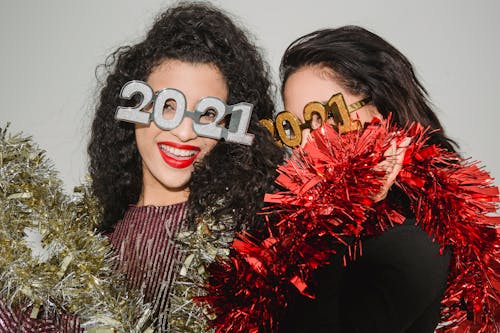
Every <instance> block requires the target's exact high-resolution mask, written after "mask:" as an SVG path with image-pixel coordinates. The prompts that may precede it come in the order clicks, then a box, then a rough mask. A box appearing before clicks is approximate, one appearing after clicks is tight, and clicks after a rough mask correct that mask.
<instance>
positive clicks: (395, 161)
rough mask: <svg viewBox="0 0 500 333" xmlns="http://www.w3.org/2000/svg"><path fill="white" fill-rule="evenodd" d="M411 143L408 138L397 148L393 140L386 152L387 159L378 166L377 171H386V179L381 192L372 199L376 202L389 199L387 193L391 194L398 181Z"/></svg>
mask: <svg viewBox="0 0 500 333" xmlns="http://www.w3.org/2000/svg"><path fill="white" fill-rule="evenodd" d="M410 142H411V138H409V137H407V138H404V139H403V140H402V141H401V142H400V144H399V146H397V145H396V140H392V141H391V145H390V147H389V149H387V150H386V151H385V152H384V156H385V157H386V159H385V160H384V161H382V162H381V163H379V164H378V165H377V169H379V170H384V171H385V177H384V179H383V184H382V187H381V188H380V192H379V193H378V194H377V195H375V196H374V197H373V198H372V199H373V200H374V201H375V202H378V201H381V200H383V199H385V198H386V197H387V192H389V189H390V188H391V186H392V184H394V182H395V181H396V178H397V176H398V174H399V171H401V168H402V167H403V161H404V158H405V153H406V149H407V148H408V145H409V144H410Z"/></svg>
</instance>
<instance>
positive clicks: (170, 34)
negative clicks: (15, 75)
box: [88, 2, 282, 231]
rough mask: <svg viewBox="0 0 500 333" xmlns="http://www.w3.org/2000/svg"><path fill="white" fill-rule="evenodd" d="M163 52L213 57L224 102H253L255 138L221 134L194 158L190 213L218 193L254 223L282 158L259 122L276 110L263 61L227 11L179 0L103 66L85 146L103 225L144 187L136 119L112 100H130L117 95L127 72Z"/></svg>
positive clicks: (198, 59)
mask: <svg viewBox="0 0 500 333" xmlns="http://www.w3.org/2000/svg"><path fill="white" fill-rule="evenodd" d="M166 59H175V60H180V61H184V62H189V63H202V64H213V65H215V66H216V67H217V68H218V69H219V70H220V72H221V73H222V74H223V75H224V78H225V79H226V82H227V86H228V100H227V103H228V104H235V103H237V102H241V101H245V102H249V103H252V104H253V105H254V109H253V114H252V118H251V122H250V126H249V130H248V131H249V132H250V133H253V134H254V135H255V139H254V143H253V145H251V146H247V145H241V144H235V143H230V142H225V141H223V140H220V141H219V142H218V143H217V144H216V146H215V147H214V148H213V150H212V151H211V152H210V153H209V154H208V155H207V156H206V157H205V159H204V160H203V162H202V163H200V164H198V165H196V166H195V171H194V172H193V175H192V178H191V180H190V183H189V189H190V194H189V213H188V217H189V219H190V220H191V221H192V220H193V219H194V217H195V216H198V215H200V214H202V213H203V212H204V211H205V210H206V209H207V207H211V206H212V207H213V204H214V202H215V201H218V202H223V204H222V206H218V209H217V211H216V212H215V214H216V215H217V214H231V215H233V216H234V217H235V220H236V221H240V223H252V222H253V221H254V215H255V211H256V210H258V209H259V208H260V207H261V206H262V197H263V195H264V193H265V192H267V191H269V190H270V188H271V186H272V184H273V181H274V177H275V169H276V166H277V164H278V163H279V162H280V161H281V160H282V151H281V149H280V148H278V147H277V146H275V145H274V144H273V141H272V138H271V136H270V135H269V133H268V131H267V130H266V129H265V128H263V127H262V126H260V125H259V123H258V121H259V119H262V118H271V117H272V114H273V110H274V106H273V98H272V97H273V90H272V85H271V83H270V79H269V74H268V73H269V69H268V65H267V64H266V63H265V62H264V61H263V59H262V57H261V55H260V53H259V52H258V49H257V48H256V47H255V45H254V44H253V43H252V42H251V41H250V40H249V38H248V37H247V33H246V32H245V31H244V30H242V28H240V27H238V26H236V25H235V24H234V23H233V21H232V20H231V19H230V18H229V17H228V15H227V14H225V13H223V12H222V11H221V10H220V9H217V8H215V7H213V6H212V5H210V4H207V3H200V2H186V3H184V2H183V3H180V4H178V5H176V6H175V7H172V8H170V9H168V10H166V11H165V12H163V13H162V14H160V16H159V17H158V18H157V19H156V21H155V23H154V25H153V27H152V28H151V29H150V30H149V32H148V33H147V36H146V38H145V39H144V40H143V41H141V42H139V43H138V44H136V45H132V46H124V47H120V48H118V49H117V50H116V51H115V52H114V53H112V54H111V55H110V56H108V58H107V60H106V62H105V64H104V65H102V66H101V69H102V68H104V69H105V71H106V75H107V79H106V82H105V83H104V87H103V88H102V90H101V93H100V100H99V102H98V105H97V107H96V112H95V118H94V121H93V124H92V134H91V139H90V143H89V146H88V154H89V157H90V166H89V169H90V175H91V177H92V186H93V191H94V194H95V195H96V197H97V198H98V200H99V201H100V203H101V204H102V206H103V208H104V217H103V222H102V224H101V230H103V231H105V230H109V229H110V228H111V227H112V226H113V225H114V224H115V223H116V222H117V221H118V220H119V219H121V218H122V217H123V214H124V212H125V210H126V209H127V206H128V205H129V204H135V203H136V202H137V201H138V198H139V194H140V193H141V189H142V165H141V156H140V155H139V152H138V149H137V145H136V142H135V135H134V125H133V124H130V123H125V122H121V121H116V120H115V119H114V113H115V110H116V107H117V106H118V105H125V104H126V103H127V101H125V100H122V99H120V98H119V94H120V90H121V88H122V86H123V85H124V84H125V83H126V82H128V81H130V80H143V81H146V80H147V78H148V76H149V75H150V73H151V72H152V71H153V70H154V68H155V66H158V65H159V64H160V63H162V62H163V61H164V60H166ZM221 199H222V200H221Z"/></svg>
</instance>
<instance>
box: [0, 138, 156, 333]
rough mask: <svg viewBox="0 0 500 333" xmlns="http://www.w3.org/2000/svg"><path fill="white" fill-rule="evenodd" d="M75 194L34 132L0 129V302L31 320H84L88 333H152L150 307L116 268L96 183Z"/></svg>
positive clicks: (81, 321)
mask: <svg viewBox="0 0 500 333" xmlns="http://www.w3.org/2000/svg"><path fill="white" fill-rule="evenodd" d="M78 192H79V193H77V194H76V195H75V196H74V197H71V198H70V197H68V196H67V195H65V194H64V192H63V191H62V186H61V181H60V180H59V179H58V178H57V174H56V172H55V171H54V169H53V166H52V164H51V162H50V161H49V160H48V159H47V158H46V156H45V152H44V151H43V150H41V149H39V148H38V147H37V146H36V145H35V144H34V143H33V141H32V140H31V138H30V137H25V136H22V135H21V134H17V135H10V134H8V133H7V129H4V130H1V129H0V299H1V301H2V302H3V303H4V304H5V305H6V306H8V307H10V308H11V309H20V308H22V309H26V308H31V317H32V318H37V317H38V316H40V315H41V314H43V315H44V317H49V318H55V319H57V318H58V317H59V316H60V315H61V314H63V313H65V314H71V315H75V316H77V317H78V319H79V321H80V323H81V324H82V326H83V327H85V328H86V330H87V331H88V332H108V331H109V332H116V331H118V332H147V331H151V329H150V328H148V325H149V322H150V318H149V317H150V310H149V309H150V308H149V305H148V304H143V302H142V298H141V297H140V295H138V294H134V293H133V292H131V291H129V290H127V288H126V283H125V280H124V278H123V276H121V275H120V274H117V273H116V271H114V270H113V257H112V252H111V245H110V244H109V242H108V240H107V239H106V238H105V237H104V236H102V235H100V234H98V233H96V232H95V228H96V226H97V225H98V223H99V220H100V216H101V214H100V207H99V205H97V204H96V201H95V200H94V198H93V197H92V195H91V194H90V191H89V186H88V185H85V186H82V187H80V188H79V189H78Z"/></svg>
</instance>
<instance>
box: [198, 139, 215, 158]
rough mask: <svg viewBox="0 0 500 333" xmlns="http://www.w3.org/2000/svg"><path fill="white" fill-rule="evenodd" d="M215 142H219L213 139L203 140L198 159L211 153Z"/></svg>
mask: <svg viewBox="0 0 500 333" xmlns="http://www.w3.org/2000/svg"><path fill="white" fill-rule="evenodd" d="M217 142H219V141H218V140H215V139H209V138H205V139H204V140H203V143H202V145H201V153H200V155H199V157H200V158H203V157H205V155H206V154H208V153H210V152H211V151H212V149H214V147H215V145H216V144H217Z"/></svg>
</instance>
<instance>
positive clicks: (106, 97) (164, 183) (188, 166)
mask: <svg viewBox="0 0 500 333" xmlns="http://www.w3.org/2000/svg"><path fill="white" fill-rule="evenodd" d="M100 69H104V70H105V75H106V76H107V77H106V80H105V83H104V85H103V87H102V89H101V92H100V99H99V102H98V105H97V107H96V111H95V116H94V119H93V123H92V134H91V139H90V143H89V145H88V154H89V157H90V167H89V169H90V175H91V178H92V185H91V186H92V192H93V194H94V195H95V197H96V198H97V202H98V203H99V204H100V205H101V206H102V209H103V220H102V223H101V225H100V231H102V232H104V233H105V234H106V235H107V236H108V238H109V240H110V242H111V244H112V246H113V249H114V251H115V254H116V257H117V258H118V261H117V267H116V269H117V271H118V272H120V273H123V274H124V275H125V276H126V279H127V282H128V287H129V288H131V289H135V290H139V291H141V292H142V295H143V296H144V301H145V302H147V303H150V304H151V305H152V310H153V315H152V318H153V321H154V322H153V323H152V325H151V327H154V328H155V329H156V330H157V331H162V332H163V331H167V330H168V316H167V315H168V311H169V303H170V302H169V295H170V293H171V292H172V291H171V287H172V284H173V281H174V280H175V278H176V275H177V274H178V268H179V264H180V262H181V259H182V258H183V254H182V253H181V250H180V246H179V245H178V244H177V240H176V237H177V235H178V234H179V232H180V231H181V230H184V231H186V230H193V229H196V220H197V218H199V217H200V216H202V215H203V216H205V217H206V216H209V217H210V218H213V219H216V220H218V219H221V218H226V219H227V218H228V217H229V218H231V219H232V220H233V221H234V223H233V224H232V227H233V228H234V230H232V231H233V232H236V231H237V230H240V229H241V228H243V227H245V228H246V227H252V226H254V225H255V222H256V220H257V217H256V215H255V213H256V211H258V210H259V209H260V208H261V207H262V205H263V196H264V193H266V192H267V191H269V190H270V187H271V186H272V184H273V180H274V178H275V174H276V166H277V164H278V163H279V162H280V161H281V156H282V152H281V149H280V148H278V147H277V146H276V145H275V144H274V142H273V140H272V138H271V136H270V134H269V132H268V131H267V129H266V128H264V127H262V126H261V125H260V124H259V119H261V118H270V117H272V114H273V110H274V106H273V100H272V87H271V83H270V79H269V77H268V72H269V71H268V68H267V64H265V62H264V61H263V59H262V58H261V55H260V54H259V52H258V50H257V48H256V46H255V45H254V44H253V43H252V41H251V40H250V39H249V38H248V36H247V33H246V32H245V31H244V30H243V29H242V28H240V27H238V26H237V25H236V24H235V23H233V21H232V20H231V19H230V18H229V16H228V15H227V14H225V13H224V12H222V11H221V10H219V9H217V8H215V7H213V6H211V5H210V4H206V3H197V2H186V3H180V4H177V5H175V6H173V7H171V8H169V9H167V10H166V11H165V12H163V13H162V14H161V15H160V16H159V17H158V18H157V19H156V21H155V22H154V24H153V26H152V28H151V29H150V30H149V32H148V33H147V36H146V38H145V39H144V40H143V41H141V42H139V43H137V44H135V45H132V46H123V47H120V48H118V49H117V50H116V51H115V52H114V53H112V54H111V55H110V56H109V57H108V59H107V61H106V63H105V64H104V65H103V66H100ZM132 80H138V81H142V82H143V83H146V84H147V85H148V86H149V87H151V89H152V90H153V91H154V93H155V94H154V95H153V96H154V97H155V98H156V101H155V103H156V104H158V103H159V102H158V99H159V98H158V96H160V95H161V93H162V92H163V91H164V90H168V89H170V91H174V90H175V91H177V92H178V93H179V92H180V94H181V95H183V96H184V98H185V105H180V104H182V103H181V102H180V99H178V100H175V99H172V98H169V99H167V100H165V101H164V105H160V107H161V108H162V109H163V111H162V115H161V117H162V118H163V120H167V119H171V118H172V117H173V115H174V114H177V113H178V112H180V111H179V110H177V109H181V108H183V110H182V111H185V112H184V117H183V118H182V119H181V121H180V122H179V123H178V126H176V127H175V128H170V129H169V130H163V129H162V128H160V127H159V125H157V122H156V119H155V121H154V122H153V121H149V122H148V123H146V124H145V123H131V122H125V121H117V120H116V119H115V113H116V110H117V107H119V106H133V105H136V104H137V103H138V98H135V97H137V96H140V94H136V96H132V97H133V98H131V99H130V100H129V99H126V98H124V97H122V88H123V87H124V85H126V84H127V82H129V81H132ZM143 97H144V96H143ZM206 97H210V98H212V101H213V100H216V101H217V103H219V105H221V104H222V105H224V104H225V105H226V106H227V105H235V104H238V103H240V102H246V103H250V104H252V105H253V110H252V113H251V117H250V119H249V123H248V128H245V129H246V131H247V132H248V135H249V136H250V137H253V143H252V144H248V142H247V144H241V143H238V140H229V139H227V140H224V139H217V136H215V138H214V136H211V137H207V136H201V135H199V131H196V129H195V125H196V124H198V126H199V124H203V123H206V124H209V123H213V122H215V119H218V118H217V116H218V113H217V112H221V111H220V109H216V108H215V110H216V111H215V110H214V109H211V108H210V107H208V108H206V109H205V111H203V113H202V114H200V115H199V116H198V119H195V118H196V115H195V114H196V112H198V111H199V110H198V109H197V108H198V103H199V102H200V101H201V100H203V99H204V98H206ZM144 98H145V97H144ZM176 103H178V104H179V105H176ZM157 107H158V105H155V106H154V108H155V109H156V108H157ZM143 110H144V111H141V112H150V113H151V118H150V120H152V118H153V116H152V113H153V107H151V105H149V106H146V107H145V108H144V109H143ZM160 110H161V109H160ZM193 110H194V111H195V112H193ZM233 117H236V120H235V121H234V122H235V123H238V121H240V122H241V121H244V119H242V118H243V116H241V117H238V116H235V114H234V113H232V114H231V115H230V116H227V117H225V118H224V119H222V120H221V121H219V122H218V123H217V125H218V126H219V127H225V128H226V130H227V131H228V132H230V131H232V132H234V131H235V128H234V126H233V125H232V124H233ZM231 126H232V127H231ZM238 126H239V123H238ZM198 128H199V127H198ZM238 130H240V129H239V128H238ZM234 141H237V142H234ZM2 309H3V308H2ZM2 313H3V310H2ZM9 316H10V315H9ZM28 316H29V314H28ZM2 318H3V317H2ZM61 318H63V319H59V320H58V321H60V325H59V324H57V321H53V320H48V321H47V325H45V326H44V324H43V323H41V320H39V321H38V324H40V325H41V326H40V325H38V324H36V323H35V321H33V320H32V319H27V318H26V320H28V321H30V324H29V325H28V324H26V325H25V324H22V323H21V326H22V327H23V332H31V331H30V327H34V328H33V329H34V330H35V331H43V332H56V331H57V332H60V330H63V331H65V332H73V331H75V332H76V331H80V330H81V329H82V328H80V326H79V324H75V321H74V318H73V319H71V318H70V319H67V318H66V319H64V317H61ZM68 320H69V324H68ZM21 321H23V320H21ZM2 323H3V320H2ZM35 324H36V325H35ZM42 326H43V327H42ZM2 327H4V326H3V324H2V326H0V331H2V329H3V328H2ZM5 327H10V326H8V325H7V326H5ZM26 330H27V331H26ZM2 332H3V331H2Z"/></svg>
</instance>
